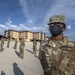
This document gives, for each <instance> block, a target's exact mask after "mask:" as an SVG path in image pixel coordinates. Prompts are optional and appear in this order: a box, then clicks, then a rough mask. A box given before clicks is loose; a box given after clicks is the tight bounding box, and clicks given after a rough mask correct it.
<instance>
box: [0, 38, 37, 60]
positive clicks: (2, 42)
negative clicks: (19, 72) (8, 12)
mask: <svg viewBox="0 0 75 75" xmlns="http://www.w3.org/2000/svg"><path fill="white" fill-rule="evenodd" d="M17 44H18V41H17V39H15V43H14V47H13V48H14V49H15V50H16V49H17ZM3 45H4V38H3V37H2V38H1V43H0V52H2V51H3V50H4V48H3ZM9 45H10V39H8V42H7V48H9ZM36 46H37V42H36V39H35V38H34V39H33V53H34V55H35V56H36ZM24 48H25V41H24V39H21V41H20V46H19V51H20V56H19V58H21V59H23V58H24Z"/></svg>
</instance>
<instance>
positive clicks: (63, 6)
mask: <svg viewBox="0 0 75 75" xmlns="http://www.w3.org/2000/svg"><path fill="white" fill-rule="evenodd" d="M53 15H64V16H65V18H66V20H65V24H66V30H65V31H64V33H63V34H64V36H68V37H69V39H71V40H73V41H75V0H0V35H3V34H4V30H8V29H12V30H17V31H21V30H29V31H34V32H38V31H42V32H44V33H46V35H47V36H51V34H50V33H49V27H48V25H47V24H48V23H49V19H50V17H51V16H53Z"/></svg>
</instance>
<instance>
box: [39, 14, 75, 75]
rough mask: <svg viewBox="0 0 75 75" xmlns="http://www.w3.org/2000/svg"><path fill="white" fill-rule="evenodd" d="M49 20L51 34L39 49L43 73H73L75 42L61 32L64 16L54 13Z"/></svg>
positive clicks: (70, 74) (68, 74) (66, 74)
mask: <svg viewBox="0 0 75 75" xmlns="http://www.w3.org/2000/svg"><path fill="white" fill-rule="evenodd" d="M49 21H50V23H49V24H48V25H49V30H50V33H51V35H52V36H51V38H50V40H49V42H48V43H44V44H43V45H42V46H41V50H40V52H41V55H40V57H42V59H43V65H44V66H43V68H44V72H45V75H75V44H74V43H73V42H72V41H70V40H69V39H68V37H67V36H63V34H62V32H63V31H64V30H66V25H65V17H64V16H62V15H55V16H52V17H51V18H50V20H49Z"/></svg>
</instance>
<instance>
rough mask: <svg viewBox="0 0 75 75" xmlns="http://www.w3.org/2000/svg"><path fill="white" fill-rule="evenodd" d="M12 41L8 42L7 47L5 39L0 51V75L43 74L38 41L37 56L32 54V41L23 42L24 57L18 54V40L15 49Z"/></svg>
mask: <svg viewBox="0 0 75 75" xmlns="http://www.w3.org/2000/svg"><path fill="white" fill-rule="evenodd" d="M13 46H14V42H13V41H11V42H10V47H9V48H7V41H5V43H4V50H3V52H0V75H44V72H43V69H42V66H41V63H40V61H39V59H38V58H37V57H38V54H39V51H38V50H39V43H38V46H37V57H35V56H34V54H32V51H33V49H32V48H33V44H32V42H26V43H25V51H24V59H23V60H22V59H21V58H18V56H19V42H18V46H17V50H14V49H13Z"/></svg>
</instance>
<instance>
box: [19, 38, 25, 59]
mask: <svg viewBox="0 0 75 75" xmlns="http://www.w3.org/2000/svg"><path fill="white" fill-rule="evenodd" d="M24 48H25V41H24V39H22V40H21V41H20V46H19V49H20V56H19V58H20V57H21V58H22V59H23V58H24Z"/></svg>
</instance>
